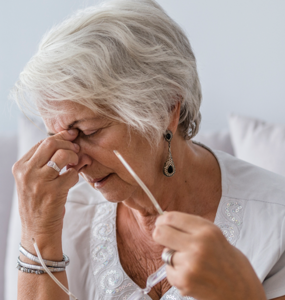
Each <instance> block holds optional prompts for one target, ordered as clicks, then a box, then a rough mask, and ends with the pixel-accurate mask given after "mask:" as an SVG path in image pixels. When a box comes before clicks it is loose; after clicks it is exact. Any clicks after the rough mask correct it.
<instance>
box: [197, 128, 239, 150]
mask: <svg viewBox="0 0 285 300" xmlns="http://www.w3.org/2000/svg"><path fill="white" fill-rule="evenodd" d="M193 140H194V141H197V142H200V143H202V144H204V145H205V146H208V147H209V148H211V149H214V150H221V151H224V152H227V153H229V154H231V155H234V150H233V145H232V142H231V136H230V132H229V130H227V129H224V130H220V131H201V132H200V131H199V133H198V134H197V136H195V137H194V138H193Z"/></svg>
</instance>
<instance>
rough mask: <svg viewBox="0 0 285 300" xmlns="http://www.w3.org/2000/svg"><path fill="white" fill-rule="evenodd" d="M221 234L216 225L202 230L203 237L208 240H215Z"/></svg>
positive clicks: (207, 226)
mask: <svg viewBox="0 0 285 300" xmlns="http://www.w3.org/2000/svg"><path fill="white" fill-rule="evenodd" d="M219 234H220V230H219V229H218V227H217V226H215V225H208V224H207V225H206V226H204V227H203V228H202V229H201V235H202V236H203V237H204V238H206V239H208V240H213V239H215V238H216V237H217V236H218V235H219Z"/></svg>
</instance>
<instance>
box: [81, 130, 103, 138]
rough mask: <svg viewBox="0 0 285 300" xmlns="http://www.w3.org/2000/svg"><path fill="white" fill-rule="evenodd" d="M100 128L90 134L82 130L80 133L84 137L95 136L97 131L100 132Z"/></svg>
mask: <svg viewBox="0 0 285 300" xmlns="http://www.w3.org/2000/svg"><path fill="white" fill-rule="evenodd" d="M98 132H99V130H96V131H94V132H92V133H90V134H85V133H84V132H83V131H81V130H80V132H79V134H80V135H81V136H82V137H83V138H87V139H88V138H91V137H92V136H94V135H95V134H96V133H98Z"/></svg>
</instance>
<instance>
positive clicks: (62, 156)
mask: <svg viewBox="0 0 285 300" xmlns="http://www.w3.org/2000/svg"><path fill="white" fill-rule="evenodd" d="M56 156H58V158H59V159H60V160H63V161H68V160H69V157H70V154H69V152H68V151H66V150H63V149H59V150H57V151H56Z"/></svg>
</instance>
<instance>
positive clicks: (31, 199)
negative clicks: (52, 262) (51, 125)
mask: <svg viewBox="0 0 285 300" xmlns="http://www.w3.org/2000/svg"><path fill="white" fill-rule="evenodd" d="M77 135H78V131H77V130H75V129H71V130H69V131H67V130H64V131H61V132H59V133H58V134H56V135H54V136H52V137H48V138H46V139H45V140H43V141H41V142H39V143H38V144H37V145H35V146H34V147H33V148H32V149H31V150H30V151H29V152H28V153H26V154H25V155H24V156H23V157H22V158H21V159H20V160H19V161H17V162H16V163H15V164H14V166H13V169H12V171H13V175H14V177H15V181H16V186H17V192H18V199H19V212H20V217H21V223H22V238H21V243H22V245H23V247H24V248H26V249H27V250H28V251H30V252H32V253H34V254H35V252H34V249H33V246H32V238H35V240H36V241H37V243H38V245H39V247H40V248H42V249H43V248H45V246H46V245H50V246H51V245H52V247H57V248H59V250H60V251H55V252H57V254H56V253H54V255H55V256H58V258H59V260H61V259H62V250H61V234H62V225H63V217H64V212H65V208H64V205H65V203H66V199H67V194H68V191H69V189H70V188H71V187H72V186H74V185H75V184H76V183H77V182H78V172H77V171H76V170H75V169H74V168H69V169H68V170H67V171H66V172H65V173H63V174H61V175H60V174H59V173H58V172H57V171H56V170H54V169H53V168H51V167H49V166H47V163H48V161H49V160H52V161H54V162H55V163H56V164H57V165H58V167H59V168H60V169H62V168H63V167H65V166H67V165H76V164H77V163H78V155H77V153H78V152H79V146H78V145H77V144H75V143H72V141H73V140H75V139H76V137H77ZM59 244H60V245H59ZM59 246H60V247H59ZM60 253H61V254H60ZM48 256H53V255H52V254H51V253H50V251H49V255H48ZM51 258H52V257H51ZM54 259H56V257H54Z"/></svg>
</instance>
